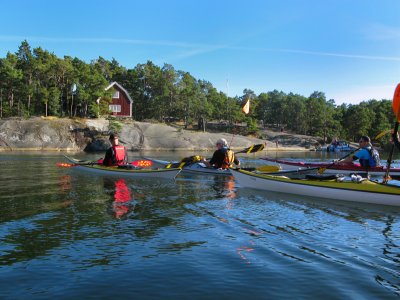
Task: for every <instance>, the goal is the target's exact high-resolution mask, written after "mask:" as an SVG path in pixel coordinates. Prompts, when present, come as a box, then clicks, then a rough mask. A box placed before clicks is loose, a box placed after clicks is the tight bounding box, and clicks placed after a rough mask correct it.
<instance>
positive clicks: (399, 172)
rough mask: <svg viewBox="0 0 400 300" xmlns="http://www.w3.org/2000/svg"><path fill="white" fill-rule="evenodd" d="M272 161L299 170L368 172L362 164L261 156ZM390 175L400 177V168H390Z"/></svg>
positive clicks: (378, 170)
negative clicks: (321, 169)
mask: <svg viewBox="0 0 400 300" xmlns="http://www.w3.org/2000/svg"><path fill="white" fill-rule="evenodd" d="M261 159H263V160H266V161H268V162H270V163H271V164H277V165H280V166H281V168H282V169H284V170H297V169H299V168H324V169H325V171H324V173H336V174H337V173H340V174H352V173H357V174H362V173H366V172H367V171H366V169H365V168H364V167H362V166H361V165H360V164H349V165H334V164H332V163H329V162H325V163H324V162H319V163H317V162H315V163H313V162H299V161H291V160H285V159H275V158H270V157H265V158H261ZM385 172H386V167H383V166H380V167H372V168H369V169H368V173H369V174H370V175H371V176H384V175H385ZM389 175H390V176H391V177H392V178H393V179H397V178H400V168H390V172H389Z"/></svg>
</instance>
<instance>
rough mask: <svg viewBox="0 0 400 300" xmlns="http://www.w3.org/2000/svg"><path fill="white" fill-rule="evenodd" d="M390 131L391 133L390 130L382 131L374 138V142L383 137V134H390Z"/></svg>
mask: <svg viewBox="0 0 400 300" xmlns="http://www.w3.org/2000/svg"><path fill="white" fill-rule="evenodd" d="M391 131H392V130H391V129H387V130H384V131H382V132H381V133H379V134H378V135H377V136H376V137H375V138H374V140H375V141H377V140H379V139H380V138H381V137H383V136H384V135H385V134H388V133H390V132H391Z"/></svg>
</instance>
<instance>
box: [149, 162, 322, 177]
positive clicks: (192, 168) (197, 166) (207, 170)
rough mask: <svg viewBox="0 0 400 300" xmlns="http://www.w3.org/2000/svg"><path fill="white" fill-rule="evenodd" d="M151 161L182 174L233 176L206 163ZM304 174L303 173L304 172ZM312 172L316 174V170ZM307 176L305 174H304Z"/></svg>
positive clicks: (266, 170)
mask: <svg viewBox="0 0 400 300" xmlns="http://www.w3.org/2000/svg"><path fill="white" fill-rule="evenodd" d="M145 159H147V160H149V161H151V162H152V163H153V164H156V165H158V166H161V167H163V168H169V167H170V166H176V167H179V168H182V172H181V174H188V173H189V174H198V175H218V176H220V175H222V176H232V172H231V170H230V169H216V168H213V167H207V166H206V164H205V163H204V162H194V163H182V162H179V161H174V162H169V161H165V160H160V159H154V158H145ZM242 169H244V170H247V171H254V172H256V173H271V172H276V171H278V170H280V168H278V167H276V166H263V167H259V168H242ZM302 172H303V171H302ZM312 172H314V173H316V171H315V170H312ZM304 174H305V173H304Z"/></svg>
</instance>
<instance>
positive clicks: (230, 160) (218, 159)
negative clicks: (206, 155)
mask: <svg viewBox="0 0 400 300" xmlns="http://www.w3.org/2000/svg"><path fill="white" fill-rule="evenodd" d="M216 146H217V150H216V151H215V152H214V154H213V156H212V158H211V159H210V161H209V162H205V163H206V165H207V166H208V167H211V166H212V167H214V168H216V169H228V168H231V167H233V164H235V165H237V166H239V165H240V161H239V160H238V159H237V158H236V157H235V153H234V152H233V151H232V150H231V149H229V148H228V142H227V141H226V140H225V139H219V140H218V141H217V143H216Z"/></svg>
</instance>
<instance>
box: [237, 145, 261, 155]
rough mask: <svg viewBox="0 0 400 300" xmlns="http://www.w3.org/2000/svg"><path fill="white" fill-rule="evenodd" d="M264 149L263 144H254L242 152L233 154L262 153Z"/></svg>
mask: <svg viewBox="0 0 400 300" xmlns="http://www.w3.org/2000/svg"><path fill="white" fill-rule="evenodd" d="M264 147H265V145H264V144H256V145H253V146H250V147H247V148H245V149H243V150H241V151H239V152H235V154H238V153H246V154H249V153H256V152H260V151H262V150H263V149H264Z"/></svg>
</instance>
